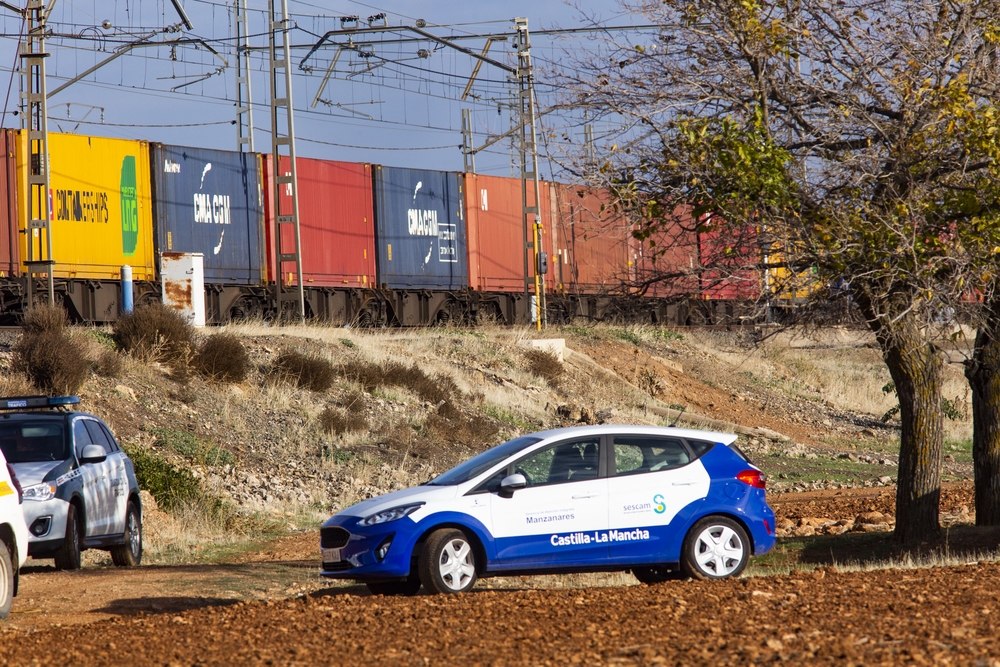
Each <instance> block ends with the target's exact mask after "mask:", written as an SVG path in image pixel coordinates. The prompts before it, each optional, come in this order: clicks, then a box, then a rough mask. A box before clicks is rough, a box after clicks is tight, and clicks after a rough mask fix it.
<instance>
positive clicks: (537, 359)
mask: <svg viewBox="0 0 1000 667" xmlns="http://www.w3.org/2000/svg"><path fill="white" fill-rule="evenodd" d="M524 357H525V359H527V361H528V370H529V371H531V373H532V374H533V375H537V376H538V377H540V378H542V379H543V380H545V381H546V382H547V383H548V385H549V386H550V387H552V388H553V389H558V388H559V383H560V382H561V381H562V376H563V373H565V369H564V368H563V365H562V362H560V361H559V357H557V356H556V355H554V354H552V353H551V352H549V351H548V350H528V351H527V352H525V353H524Z"/></svg>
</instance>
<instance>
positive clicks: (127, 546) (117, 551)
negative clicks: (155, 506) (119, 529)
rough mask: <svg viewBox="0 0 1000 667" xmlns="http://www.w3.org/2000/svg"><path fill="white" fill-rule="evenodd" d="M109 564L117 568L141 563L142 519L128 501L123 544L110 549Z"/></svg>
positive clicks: (136, 509)
mask: <svg viewBox="0 0 1000 667" xmlns="http://www.w3.org/2000/svg"><path fill="white" fill-rule="evenodd" d="M111 562H112V563H114V564H115V565H116V566H117V567H135V566H137V565H139V564H140V563H141V562H142V517H141V515H140V514H139V508H138V507H136V505H135V503H134V502H131V501H129V504H128V509H127V510H126V512H125V543H124V544H119V545H115V546H113V547H111Z"/></svg>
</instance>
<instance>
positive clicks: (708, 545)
mask: <svg viewBox="0 0 1000 667" xmlns="http://www.w3.org/2000/svg"><path fill="white" fill-rule="evenodd" d="M749 560H750V541H749V539H748V538H747V533H746V531H745V530H743V526H741V525H740V524H738V523H737V522H735V521H733V520H732V519H729V518H727V517H724V516H710V517H705V518H704V519H702V520H701V521H699V522H698V523H696V524H695V525H694V527H693V528H692V529H691V531H690V532H689V533H688V535H687V538H686V539H685V540H684V552H683V554H682V556H681V570H682V571H683V572H684V574H686V575H687V576H689V577H692V578H694V579H725V578H727V577H736V576H738V575H739V574H740V572H742V571H743V569H744V568H745V567H746V566H747V562H748V561H749Z"/></svg>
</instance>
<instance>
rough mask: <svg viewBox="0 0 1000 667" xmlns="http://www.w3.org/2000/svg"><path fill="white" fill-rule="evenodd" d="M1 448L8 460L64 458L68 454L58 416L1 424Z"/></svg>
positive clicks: (67, 445)
mask: <svg viewBox="0 0 1000 667" xmlns="http://www.w3.org/2000/svg"><path fill="white" fill-rule="evenodd" d="M0 450H2V451H3V455H4V458H6V459H7V462H8V463H35V462H39V461H64V460H66V459H68V458H69V456H70V454H69V443H68V439H67V438H66V437H65V434H64V432H63V425H62V420H61V419H60V420H59V421H56V420H52V419H49V420H31V421H17V422H8V423H5V424H0Z"/></svg>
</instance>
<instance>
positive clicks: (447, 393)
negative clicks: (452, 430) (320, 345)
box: [339, 361, 461, 418]
mask: <svg viewBox="0 0 1000 667" xmlns="http://www.w3.org/2000/svg"><path fill="white" fill-rule="evenodd" d="M339 372H340V374H341V375H342V376H343V377H345V378H347V379H349V380H354V381H355V382H357V383H358V384H360V385H361V386H362V387H363V388H364V390H365V391H369V392H370V391H372V390H373V389H375V388H376V387H379V386H388V387H403V388H404V389H409V390H410V391H412V392H413V393H414V394H416V395H417V396H419V397H420V398H421V399H422V400H424V401H427V402H429V403H433V404H434V405H435V406H436V407H437V408H438V414H440V415H442V416H444V417H448V418H451V417H453V416H457V415H458V414H460V413H459V411H458V410H457V409H456V408H455V406H454V397H455V396H458V395H460V394H461V391H460V390H459V388H458V385H456V384H455V381H454V380H453V379H452V378H451V377H449V376H447V375H435V376H431V375H428V374H427V373H426V372H425V371H424V370H423V369H421V368H419V367H418V366H417V365H416V364H413V365H412V366H407V365H406V364H401V363H399V362H398V361H385V362H383V363H381V364H371V363H366V362H363V361H349V362H347V363H346V364H344V365H343V366H341V367H340V369H339Z"/></svg>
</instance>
